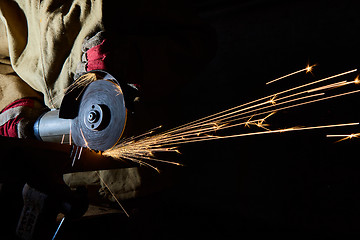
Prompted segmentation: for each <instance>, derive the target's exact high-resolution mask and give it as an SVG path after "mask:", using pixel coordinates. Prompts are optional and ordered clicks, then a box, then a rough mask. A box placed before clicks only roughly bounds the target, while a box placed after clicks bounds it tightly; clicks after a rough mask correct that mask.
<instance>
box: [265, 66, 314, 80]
mask: <svg viewBox="0 0 360 240" xmlns="http://www.w3.org/2000/svg"><path fill="white" fill-rule="evenodd" d="M315 66H316V64H314V65H312V66H310V65H309V64H308V65H307V66H306V68H303V69H300V70H298V71H295V72H292V73H289V74H287V75H284V76H282V77H279V78H276V79H274V80H272V81H269V82H267V83H266V85H268V84H270V83H274V82H277V81H279V80H281V79H284V78H287V77H290V76H293V75H295V74H298V73H301V72H306V73H309V72H311V71H312V69H313V68H314V67H315Z"/></svg>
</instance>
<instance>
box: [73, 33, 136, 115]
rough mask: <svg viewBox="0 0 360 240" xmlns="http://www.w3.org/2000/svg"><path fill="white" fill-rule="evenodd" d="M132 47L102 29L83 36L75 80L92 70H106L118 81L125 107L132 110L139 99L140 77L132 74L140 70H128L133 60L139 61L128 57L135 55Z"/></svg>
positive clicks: (131, 66)
mask: <svg viewBox="0 0 360 240" xmlns="http://www.w3.org/2000/svg"><path fill="white" fill-rule="evenodd" d="M120 45H121V46H120ZM133 48H134V47H133V46H130V45H129V43H127V42H126V41H122V42H120V43H119V41H118V40H115V39H114V38H111V37H108V36H107V33H106V32H103V31H100V32H98V33H96V34H95V35H94V36H91V37H87V38H85V39H84V42H83V45H82V53H83V54H82V58H81V62H80V63H79V64H78V66H77V69H76V72H75V76H74V78H75V80H76V79H79V78H80V77H81V76H82V75H84V74H86V73H87V72H90V71H94V70H102V71H106V72H108V73H109V74H111V75H112V76H114V77H115V78H116V79H117V80H118V82H119V83H120V86H121V89H122V91H123V93H124V98H125V103H126V107H127V109H128V110H130V112H132V111H133V108H134V107H133V104H134V102H136V101H138V100H139V88H140V85H139V81H140V80H139V79H140V77H139V76H134V73H138V72H141V71H135V70H129V69H132V68H134V67H133V66H134V65H137V63H134V62H139V60H136V59H134V58H136V57H131V59H129V56H130V55H131V56H132V55H136V54H132V53H133V52H134V50H133ZM130 52H131V53H130ZM139 74H140V73H139Z"/></svg>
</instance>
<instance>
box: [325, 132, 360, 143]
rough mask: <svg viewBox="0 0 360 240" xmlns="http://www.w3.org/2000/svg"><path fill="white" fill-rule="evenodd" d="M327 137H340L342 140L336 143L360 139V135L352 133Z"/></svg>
mask: <svg viewBox="0 0 360 240" xmlns="http://www.w3.org/2000/svg"><path fill="white" fill-rule="evenodd" d="M326 137H329V138H330V137H336V138H338V137H340V138H341V139H340V140H338V141H336V142H341V141H345V140H348V139H352V138H359V137H360V133H352V134H337V135H336V134H334V135H326Z"/></svg>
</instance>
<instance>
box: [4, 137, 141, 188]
mask: <svg viewBox="0 0 360 240" xmlns="http://www.w3.org/2000/svg"><path fill="white" fill-rule="evenodd" d="M0 145H1V146H2V151H1V158H0V181H2V182H12V181H19V180H25V181H28V182H34V183H38V184H39V185H44V184H47V183H48V184H50V183H51V181H52V180H54V181H55V180H56V178H61V179H62V175H63V174H65V173H71V172H85V171H97V170H106V169H117V168H128V167H134V166H136V165H135V164H134V163H131V162H127V161H119V160H117V159H113V158H111V157H106V156H103V155H102V154H101V152H96V151H92V150H90V149H88V148H84V147H77V146H74V145H69V144H60V143H48V142H41V141H38V140H33V139H19V138H9V137H2V136H0ZM19 149H21V151H19ZM76 150H77V151H76ZM76 152H77V154H75V153H76ZM74 160H75V161H74Z"/></svg>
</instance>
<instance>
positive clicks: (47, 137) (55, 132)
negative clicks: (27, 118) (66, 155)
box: [34, 109, 72, 143]
mask: <svg viewBox="0 0 360 240" xmlns="http://www.w3.org/2000/svg"><path fill="white" fill-rule="evenodd" d="M71 121H72V120H71V119H64V118H59V110H56V109H54V110H51V111H48V112H46V113H45V114H43V115H42V116H40V117H39V118H38V119H37V121H36V122H35V124H34V135H35V137H36V138H37V139H38V140H41V141H44V142H57V143H60V142H63V143H68V142H69V134H70V131H71V129H70V128H71Z"/></svg>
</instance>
